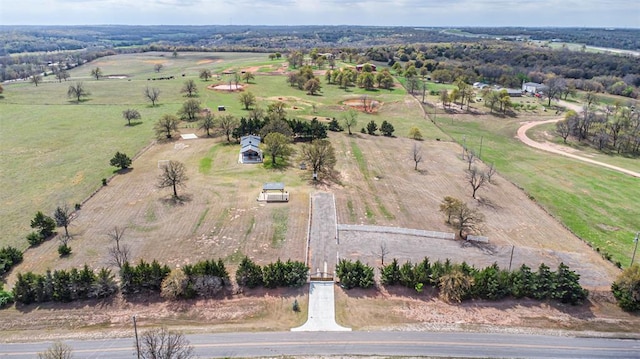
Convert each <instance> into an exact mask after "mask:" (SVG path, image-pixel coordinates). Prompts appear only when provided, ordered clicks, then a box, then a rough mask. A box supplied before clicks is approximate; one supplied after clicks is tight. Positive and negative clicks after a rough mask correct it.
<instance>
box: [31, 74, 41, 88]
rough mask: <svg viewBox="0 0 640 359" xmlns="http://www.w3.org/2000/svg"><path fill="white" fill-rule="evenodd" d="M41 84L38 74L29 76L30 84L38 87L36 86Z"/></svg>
mask: <svg viewBox="0 0 640 359" xmlns="http://www.w3.org/2000/svg"><path fill="white" fill-rule="evenodd" d="M41 82H42V76H41V75H40V74H33V75H31V83H32V84H34V85H36V87H38V84H39V83H41Z"/></svg>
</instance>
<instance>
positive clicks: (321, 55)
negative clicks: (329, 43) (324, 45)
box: [318, 52, 336, 60]
mask: <svg viewBox="0 0 640 359" xmlns="http://www.w3.org/2000/svg"><path fill="white" fill-rule="evenodd" d="M318 56H320V57H324V58H325V59H327V60H330V59H335V58H336V55H334V54H332V53H330V52H325V53H324V54H318Z"/></svg>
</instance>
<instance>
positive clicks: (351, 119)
mask: <svg viewBox="0 0 640 359" xmlns="http://www.w3.org/2000/svg"><path fill="white" fill-rule="evenodd" d="M343 121H344V125H345V127H346V128H347V131H349V135H351V128H352V127H356V126H357V125H358V113H357V112H356V110H354V109H350V110H349V111H347V113H346V114H345V115H344V118H343Z"/></svg>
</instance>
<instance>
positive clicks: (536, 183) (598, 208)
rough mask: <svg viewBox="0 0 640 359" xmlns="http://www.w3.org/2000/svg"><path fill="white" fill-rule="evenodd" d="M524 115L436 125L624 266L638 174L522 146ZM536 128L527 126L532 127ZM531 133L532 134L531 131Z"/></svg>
mask: <svg viewBox="0 0 640 359" xmlns="http://www.w3.org/2000/svg"><path fill="white" fill-rule="evenodd" d="M522 120H523V119H522V118H498V117H492V116H481V117H475V118H474V117H462V116H459V117H456V119H455V120H450V119H444V118H439V120H438V125H439V126H440V128H442V129H443V131H445V132H447V133H448V134H450V135H451V136H452V137H453V138H454V139H455V140H456V141H458V142H459V143H460V144H463V143H464V144H466V146H467V147H468V148H469V149H472V150H474V151H475V152H476V153H479V152H480V144H481V139H482V152H481V157H482V160H483V161H484V162H486V163H494V164H495V166H496V168H497V170H498V172H499V173H500V174H502V175H503V176H505V177H506V178H508V179H509V180H510V181H512V182H513V183H515V184H516V185H518V186H519V187H521V188H522V189H523V190H524V191H526V192H527V193H528V195H529V197H530V198H531V199H533V200H535V201H537V202H538V203H539V204H540V205H542V206H543V207H545V208H546V209H547V210H548V211H549V213H551V214H552V215H553V216H555V217H556V218H557V219H558V220H560V221H561V222H562V223H564V225H565V226H566V227H567V228H569V229H570V230H571V231H572V232H574V233H575V234H576V235H578V236H579V237H580V238H582V239H583V240H585V241H587V242H588V243H590V244H591V246H592V247H594V248H595V249H599V250H600V251H601V252H603V253H604V252H608V253H609V254H611V256H612V260H613V261H614V262H616V261H619V262H620V263H621V264H622V265H623V266H628V265H629V262H630V255H631V251H632V250H633V242H632V240H633V237H634V235H635V232H636V231H637V230H638V229H639V228H638V220H637V219H638V218H640V203H638V202H637V201H634V200H633V199H634V198H639V197H640V180H639V179H638V178H634V177H631V176H628V175H624V174H621V173H618V172H615V171H612V170H609V169H605V168H602V167H598V166H595V165H590V164H586V163H583V162H580V161H577V160H572V159H568V158H565V157H562V156H558V155H554V154H550V153H546V152H543V151H539V150H535V149H532V148H529V147H527V146H524V145H523V144H522V143H521V142H520V141H519V140H518V139H517V138H515V133H516V130H517V129H518V127H520V125H521V121H522ZM537 130H538V129H534V130H533V131H531V132H535V131H537ZM530 136H531V134H530ZM534 138H535V137H534ZM595 159H597V160H598V161H602V162H607V163H611V164H616V165H619V166H623V167H625V168H629V169H631V170H637V169H638V160H637V159H629V158H621V157H617V158H615V159H611V158H607V156H605V155H599V156H597V157H595Z"/></svg>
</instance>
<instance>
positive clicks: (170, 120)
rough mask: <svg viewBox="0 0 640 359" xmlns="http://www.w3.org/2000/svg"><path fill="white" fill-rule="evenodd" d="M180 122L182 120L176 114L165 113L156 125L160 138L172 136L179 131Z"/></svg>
mask: <svg viewBox="0 0 640 359" xmlns="http://www.w3.org/2000/svg"><path fill="white" fill-rule="evenodd" d="M178 122H180V120H178V118H177V117H176V116H174V115H163V116H162V117H161V118H160V119H159V120H158V122H157V123H156V124H155V126H154V129H155V131H156V135H157V136H158V138H164V137H166V138H171V137H172V136H173V134H174V132H178Z"/></svg>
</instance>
